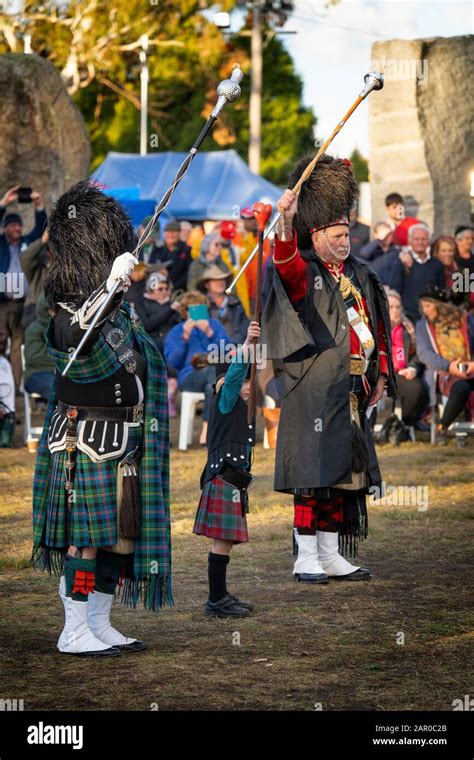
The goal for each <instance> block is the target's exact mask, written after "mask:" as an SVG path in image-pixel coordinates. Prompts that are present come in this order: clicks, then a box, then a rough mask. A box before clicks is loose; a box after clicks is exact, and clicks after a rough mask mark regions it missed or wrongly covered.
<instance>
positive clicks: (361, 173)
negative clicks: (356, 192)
mask: <svg viewBox="0 0 474 760" xmlns="http://www.w3.org/2000/svg"><path fill="white" fill-rule="evenodd" d="M351 161H352V166H353V169H354V174H355V176H356V179H357V182H368V180H369V164H368V161H367V159H366V158H364V156H363V155H362V153H361V152H360V151H359V150H358V149H357V148H354V150H353V151H352V154H351Z"/></svg>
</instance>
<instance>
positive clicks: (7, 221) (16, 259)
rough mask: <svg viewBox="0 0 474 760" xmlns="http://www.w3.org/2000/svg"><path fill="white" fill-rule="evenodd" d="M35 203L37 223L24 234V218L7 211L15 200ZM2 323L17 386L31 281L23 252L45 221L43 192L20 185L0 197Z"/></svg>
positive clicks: (0, 320) (0, 313)
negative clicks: (22, 261)
mask: <svg viewBox="0 0 474 760" xmlns="http://www.w3.org/2000/svg"><path fill="white" fill-rule="evenodd" d="M28 202H30V203H33V204H34V206H35V225H34V227H33V229H32V230H31V232H29V233H28V234H27V235H24V234H23V220H22V218H21V216H20V214H18V213H7V208H8V206H10V205H11V204H12V203H28ZM0 224H2V225H3V234H1V235H0V281H1V282H0V324H2V325H3V326H4V328H5V330H6V331H7V334H8V336H9V337H10V340H11V351H10V361H11V364H12V370H13V376H14V378H15V385H16V387H17V389H18V388H19V386H20V382H21V344H22V343H23V328H22V326H21V319H22V316H23V307H24V303H25V297H26V295H27V293H28V281H27V279H26V277H25V274H24V272H23V268H22V266H21V261H20V252H21V251H22V250H24V249H25V248H26V247H27V246H28V245H29V244H30V243H32V242H33V241H34V240H37V239H38V238H40V237H41V235H42V233H43V230H44V227H45V224H46V212H45V210H44V207H43V200H42V198H41V195H40V193H38V192H36V191H32V190H31V188H22V187H20V185H15V187H11V188H10V189H9V190H7V192H6V193H5V195H4V196H3V198H2V200H1V201H0Z"/></svg>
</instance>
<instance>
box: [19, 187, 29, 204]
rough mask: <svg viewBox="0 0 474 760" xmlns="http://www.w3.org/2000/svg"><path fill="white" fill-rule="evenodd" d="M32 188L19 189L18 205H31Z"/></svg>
mask: <svg viewBox="0 0 474 760" xmlns="http://www.w3.org/2000/svg"><path fill="white" fill-rule="evenodd" d="M31 193H32V190H31V187H19V188H18V203H31Z"/></svg>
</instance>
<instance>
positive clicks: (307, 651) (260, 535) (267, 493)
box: [0, 421, 474, 710]
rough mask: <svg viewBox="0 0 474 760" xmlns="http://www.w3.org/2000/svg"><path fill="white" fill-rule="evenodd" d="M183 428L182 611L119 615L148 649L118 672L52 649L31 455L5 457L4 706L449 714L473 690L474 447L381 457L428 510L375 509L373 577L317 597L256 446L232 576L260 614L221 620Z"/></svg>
mask: <svg viewBox="0 0 474 760" xmlns="http://www.w3.org/2000/svg"><path fill="white" fill-rule="evenodd" d="M176 427H177V426H176V421H173V426H172V441H173V444H174V447H173V449H172V459H171V461H172V469H171V481H172V521H173V524H172V530H173V576H174V598H175V607H174V608H171V609H165V610H164V611H163V612H162V613H160V614H159V615H157V616H155V615H152V614H151V613H146V612H144V611H143V610H141V609H139V610H135V611H134V610H126V609H122V608H120V607H117V606H116V607H115V608H114V612H113V622H114V623H115V625H116V626H117V628H119V630H122V631H123V632H124V633H126V634H128V635H131V636H136V637H140V638H142V639H144V640H145V641H146V643H147V644H148V649H147V650H146V651H144V652H141V653H135V654H128V655H124V656H123V657H122V658H120V660H118V659H115V658H111V659H105V660H103V661H94V660H90V661H89V660H85V659H82V658H75V657H68V656H65V655H60V654H59V653H58V652H57V650H56V642H57V639H58V636H59V633H60V630H61V628H62V620H63V614H62V613H63V610H62V605H61V602H60V599H59V596H58V594H57V586H58V581H57V579H56V578H50V577H49V576H47V575H45V574H42V573H39V572H34V571H33V570H32V569H30V567H29V557H30V552H31V543H30V514H31V483H32V474H33V467H34V456H32V455H31V454H29V453H28V452H27V451H26V449H25V448H22V447H18V448H15V449H10V450H2V451H0V463H1V464H0V528H1V529H0V598H1V614H0V647H1V665H0V684H1V687H0V697H1V698H3V699H6V698H16V699H23V700H24V704H25V709H28V710H38V709H50V710H57V709H85V710H116V709H125V710H150V709H160V710H180V709H192V710H202V709H210V710H224V709H232V710H241V709H250V710H268V709H274V710H294V709H300V710H315V709H323V710H402V709H406V710H434V709H436V710H451V709H452V701H453V700H454V699H456V698H462V697H463V696H464V695H465V694H469V693H470V694H472V693H473V684H472V682H469V678H470V676H469V670H468V667H467V664H468V658H469V655H470V653H472V643H473V636H474V633H473V621H472V617H473V616H472V611H471V612H470V609H471V610H472V596H471V594H472V592H471V587H472V582H471V581H470V579H469V575H470V574H469V571H470V568H471V567H472V564H471V562H470V560H472V550H471V541H472V533H473V522H472V517H473V513H474V511H473V506H474V492H473V491H474V489H473V480H474V467H473V452H474V447H473V444H472V442H470V444H469V445H468V446H467V447H466V448H465V449H456V448H455V445H454V443H453V442H451V443H450V445H449V446H447V447H446V448H442V449H440V448H435V447H431V446H430V445H428V444H427V443H414V444H412V443H410V444H404V445H403V446H402V447H400V448H399V449H396V448H395V447H392V446H387V447H384V448H382V449H379V454H380V459H381V464H382V470H383V475H384V479H385V480H386V481H387V483H388V484H390V485H397V486H411V485H418V486H427V487H428V489H429V491H428V494H429V507H428V509H427V510H426V511H419V509H418V506H417V505H413V506H410V505H408V506H403V505H402V506H397V505H392V506H381V505H375V506H371V508H370V510H369V525H370V535H369V540H368V541H367V542H366V543H364V544H363V545H362V547H361V552H360V562H361V563H362V564H363V565H365V566H368V567H370V569H371V571H372V573H373V576H374V578H373V580H372V581H370V582H368V583H359V584H336V583H334V582H333V583H332V584H329V585H328V586H323V587H316V588H314V587H311V586H308V585H305V584H298V583H295V582H294V580H293V578H292V574H291V571H292V563H293V558H292V555H291V525H292V499H291V497H285V496H282V495H279V494H276V493H275V492H273V491H272V478H273V452H271V451H264V450H263V448H262V446H261V443H259V444H258V446H257V448H256V456H255V467H254V472H255V474H256V475H257V482H256V485H255V487H254V488H253V489H252V498H251V512H250V515H249V529H250V537H251V541H250V543H249V544H248V545H245V546H239V547H237V548H236V549H235V551H234V552H233V555H232V560H231V564H230V567H229V573H228V578H229V587H230V589H231V590H232V591H234V592H237V593H238V594H239V595H241V597H242V598H246V599H249V600H252V601H254V602H255V603H256V604H257V608H256V611H255V612H254V613H253V615H252V616H251V617H250V618H248V619H246V620H240V621H225V620H207V619H205V618H204V617H203V614H202V606H203V603H204V602H205V599H206V592H207V577H206V576H207V565H206V562H207V552H208V545H207V541H206V539H204V538H202V537H197V536H194V535H193V534H192V533H191V529H192V524H193V518H194V513H195V509H196V505H197V501H198V497H199V490H198V482H199V474H200V471H201V469H202V465H203V461H204V452H203V450H202V449H200V448H199V447H197V446H194V447H193V448H192V449H190V450H189V451H187V452H179V451H178V450H177V448H176V441H177V430H176ZM260 432H261V431H260ZM18 437H20V436H19V434H18ZM260 438H261V436H260ZM470 603H471V604H470Z"/></svg>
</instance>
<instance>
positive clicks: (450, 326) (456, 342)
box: [416, 286, 474, 445]
mask: <svg viewBox="0 0 474 760" xmlns="http://www.w3.org/2000/svg"><path fill="white" fill-rule="evenodd" d="M420 310H421V312H422V314H423V317H422V319H420V321H419V322H417V325H416V345H417V353H418V357H419V359H420V361H421V362H423V364H425V365H426V368H427V370H428V371H427V372H426V380H427V383H428V385H429V389H430V404H431V407H432V408H433V409H435V408H436V391H437V389H439V391H440V392H441V393H442V395H443V396H447V397H448V401H447V403H446V406H445V407H444V411H443V416H442V417H441V419H440V421H439V424H438V425H437V427H436V435H435V443H438V444H441V445H445V444H446V443H447V431H448V428H449V426H450V425H451V424H452V423H453V422H454V420H455V419H456V417H458V415H459V414H460V413H461V412H462V410H463V409H464V408H465V407H466V404H467V402H468V400H469V394H470V393H471V392H472V391H474V361H472V356H473V353H474V317H473V315H472V314H467V312H466V311H465V310H464V309H461V308H459V307H458V306H454V305H453V304H452V303H449V293H448V291H446V290H444V289H442V288H438V287H436V286H432V287H430V288H426V290H425V291H424V292H423V293H421V295H420Z"/></svg>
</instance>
